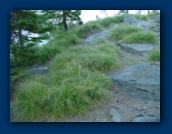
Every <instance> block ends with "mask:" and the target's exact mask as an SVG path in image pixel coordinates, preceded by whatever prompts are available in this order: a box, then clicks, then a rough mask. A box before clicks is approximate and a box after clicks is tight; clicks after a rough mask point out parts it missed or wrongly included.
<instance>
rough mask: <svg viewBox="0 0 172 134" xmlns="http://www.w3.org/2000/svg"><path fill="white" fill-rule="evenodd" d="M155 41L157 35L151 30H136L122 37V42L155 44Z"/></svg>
mask: <svg viewBox="0 0 172 134" xmlns="http://www.w3.org/2000/svg"><path fill="white" fill-rule="evenodd" d="M156 41H157V37H156V35H155V34H154V33H153V32H147V31H142V32H137V33H132V34H129V35H127V36H126V37H124V39H123V40H122V42H124V43H152V44H155V43H156Z"/></svg>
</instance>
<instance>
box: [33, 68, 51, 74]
mask: <svg viewBox="0 0 172 134" xmlns="http://www.w3.org/2000/svg"><path fill="white" fill-rule="evenodd" d="M47 72H48V67H39V68H35V69H34V70H33V71H32V74H33V75H36V74H40V75H45V74H47Z"/></svg>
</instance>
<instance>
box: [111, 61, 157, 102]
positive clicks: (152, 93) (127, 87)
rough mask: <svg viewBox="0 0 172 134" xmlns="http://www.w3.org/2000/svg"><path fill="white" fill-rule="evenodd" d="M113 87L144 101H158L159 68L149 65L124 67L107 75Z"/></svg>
mask: <svg viewBox="0 0 172 134" xmlns="http://www.w3.org/2000/svg"><path fill="white" fill-rule="evenodd" d="M108 77H109V79H110V80H112V82H113V86H114V87H115V88H116V89H118V90H120V91H124V92H127V93H129V94H130V95H131V96H133V97H136V98H140V99H144V100H153V101H159V100H160V67H159V66H158V65H151V64H149V63H145V62H143V63H140V64H138V65H132V66H126V67H124V68H123V69H121V70H120V71H118V72H114V73H113V72H112V73H111V74H109V76H108Z"/></svg>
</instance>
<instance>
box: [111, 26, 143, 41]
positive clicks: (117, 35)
mask: <svg viewBox="0 0 172 134" xmlns="http://www.w3.org/2000/svg"><path fill="white" fill-rule="evenodd" d="M139 31H143V29H141V28H139V27H136V26H130V25H123V24H122V25H118V26H115V27H114V28H113V29H112V30H111V31H110V34H109V36H108V38H110V39H112V40H121V39H123V38H124V37H125V36H127V35H128V34H131V33H134V32H139Z"/></svg>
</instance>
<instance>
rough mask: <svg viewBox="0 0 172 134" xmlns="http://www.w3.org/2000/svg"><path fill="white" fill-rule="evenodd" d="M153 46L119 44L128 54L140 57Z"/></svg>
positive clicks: (146, 44) (145, 44)
mask: <svg viewBox="0 0 172 134" xmlns="http://www.w3.org/2000/svg"><path fill="white" fill-rule="evenodd" d="M153 46H154V44H148V43H140V44H139V43H137V44H120V47H121V48H122V49H124V50H126V51H128V52H131V53H134V54H138V55H141V54H143V53H145V52H148V51H151V50H152V49H153Z"/></svg>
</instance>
